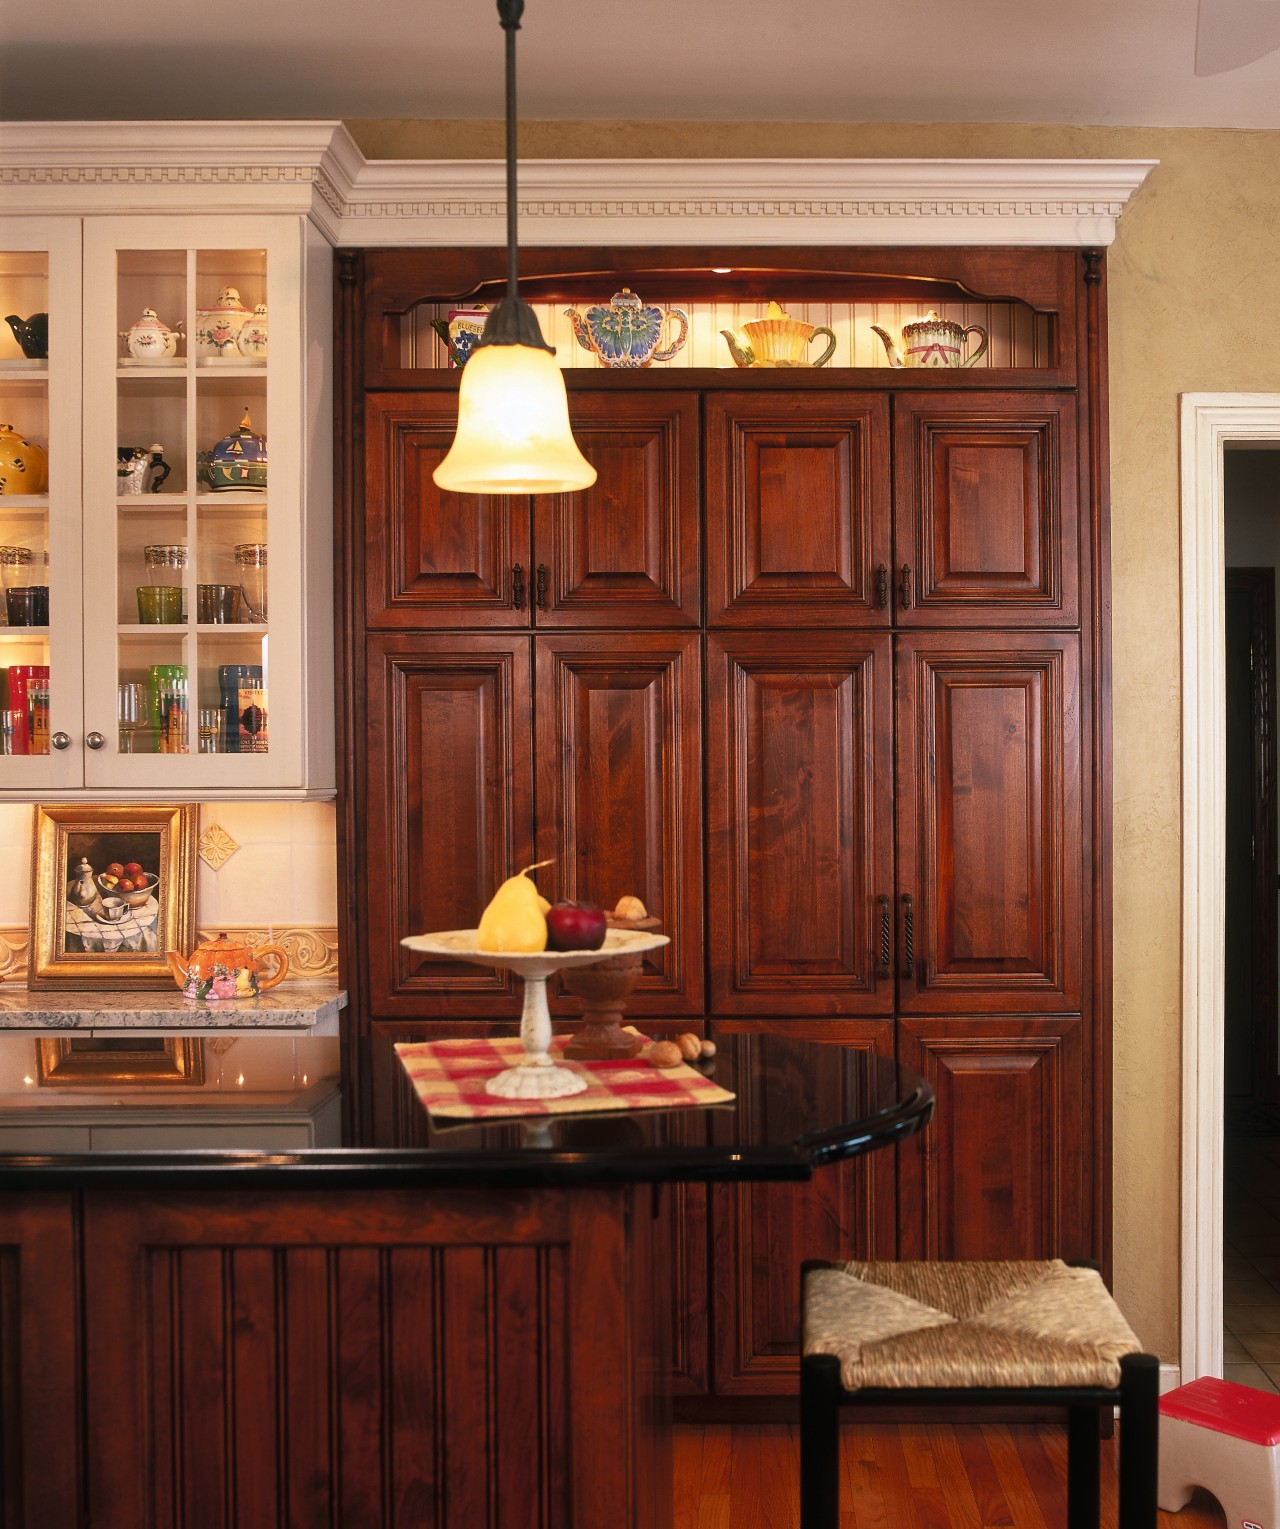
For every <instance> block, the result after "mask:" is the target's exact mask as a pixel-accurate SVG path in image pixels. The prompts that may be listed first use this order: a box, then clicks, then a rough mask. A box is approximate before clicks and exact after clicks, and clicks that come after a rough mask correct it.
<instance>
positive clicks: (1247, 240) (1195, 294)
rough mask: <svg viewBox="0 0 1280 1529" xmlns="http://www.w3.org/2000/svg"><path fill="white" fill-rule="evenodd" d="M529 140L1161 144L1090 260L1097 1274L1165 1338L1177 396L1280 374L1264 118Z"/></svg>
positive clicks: (796, 148) (454, 148)
mask: <svg viewBox="0 0 1280 1529" xmlns="http://www.w3.org/2000/svg"><path fill="white" fill-rule="evenodd" d="M348 125H349V126H350V127H351V130H352V132H353V133H354V134H355V136H356V138H357V141H358V142H359V143H360V145H361V147H362V148H363V149H364V151H365V153H366V154H368V155H369V156H370V157H382V158H401V157H402V158H441V157H443V158H449V157H457V158H467V157H480V158H486V157H499V156H500V155H501V153H502V138H501V128H500V126H498V125H496V124H491V123H485V124H477V123H409V122H394V123H392V122H383V123H368V122H355V123H350V124H348ZM520 152H521V154H522V155H524V156H527V157H531V158H558V157H581V158H613V157H617V158H650V157H672V158H683V157H705V158H733V157H746V158H749V157H756V156H760V157H769V158H791V157H807V156H815V157H821V156H835V157H843V156H868V157H881V156H884V157H890V158H892V157H900V156H911V157H915V156H921V157H935V156H936V157H974V158H998V157H1005V156H1007V157H1021V158H1098V159H1102V158H1107V159H1110V158H1122V159H1123V158H1140V159H1158V160H1159V161H1160V165H1159V167H1158V168H1157V169H1156V170H1155V171H1153V173H1152V174H1151V176H1150V178H1149V179H1148V181H1147V183H1146V186H1145V187H1144V188H1143V190H1142V191H1141V192H1140V193H1139V195H1138V196H1137V198H1136V199H1135V200H1134V202H1133V203H1132V204H1131V205H1130V206H1129V208H1128V209H1127V210H1126V211H1125V212H1124V214H1123V216H1122V217H1121V219H1120V224H1119V231H1118V236H1117V239H1116V242H1115V244H1114V245H1113V246H1112V249H1111V253H1110V258H1109V263H1108V271H1109V277H1108V279H1109V300H1110V350H1111V510H1112V581H1113V596H1114V610H1113V650H1114V728H1115V733H1114V749H1115V1019H1114V1059H1115V1273H1116V1281H1115V1283H1116V1294H1117V1296H1118V1298H1119V1299H1120V1302H1121V1304H1122V1305H1123V1307H1124V1309H1125V1311H1126V1312H1127V1314H1128V1316H1129V1318H1130V1320H1131V1321H1132V1323H1133V1324H1134V1326H1135V1328H1136V1329H1137V1331H1138V1333H1139V1335H1140V1337H1141V1338H1142V1339H1143V1341H1144V1342H1145V1343H1146V1344H1147V1345H1148V1346H1150V1347H1152V1348H1153V1349H1155V1350H1156V1351H1157V1352H1158V1353H1159V1354H1160V1355H1161V1356H1162V1357H1163V1358H1166V1359H1175V1358H1176V1357H1177V1350H1178V1310H1179V1257H1180V1250H1179V1236H1180V1213H1179V1150H1180V1133H1179V1113H1180V1103H1181V1095H1180V1090H1181V1082H1180V1079H1181V1056H1180V1052H1181V1036H1180V1022H1181V1014H1180V1000H1181V976H1180V971H1179V936H1180V902H1179V899H1180V891H1179V885H1180V855H1181V847H1180V822H1179V812H1180V802H1179V712H1180V693H1179V678H1178V675H1179V664H1180V647H1179V610H1178V599H1179V588H1178V585H1179V579H1178V513H1179V505H1178V493H1179V481H1178V395H1179V394H1180V393H1186V392H1253V391H1257V392H1275V393H1280V347H1277V346H1276V345H1275V344H1274V343H1273V340H1272V337H1271V334H1270V330H1271V328H1272V327H1273V326H1274V324H1275V315H1276V314H1277V313H1280V133H1261V132H1254V133H1244V132H1218V131H1213V132H1205V131H1189V130H1187V131H1183V130H1179V131H1165V130H1160V131H1156V130H1146V129H1127V128H1125V129H1121V128H1114V129H1113V128H1062V127H1051V126H1045V127H997V126H983V125H973V126H965V125H958V126H956V125H943V126H927V125H918V126H910V127H879V126H867V127H863V126H857V125H848V124H831V123H826V124H784V125H770V124H747V123H683V124H671V123H665V124H642V123H529V124H522V126H521V135H520Z"/></svg>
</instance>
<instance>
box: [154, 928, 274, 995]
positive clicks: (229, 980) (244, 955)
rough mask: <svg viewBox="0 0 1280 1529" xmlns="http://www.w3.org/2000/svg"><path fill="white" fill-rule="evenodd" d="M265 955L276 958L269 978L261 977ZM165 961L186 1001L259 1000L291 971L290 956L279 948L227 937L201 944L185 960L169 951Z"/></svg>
mask: <svg viewBox="0 0 1280 1529" xmlns="http://www.w3.org/2000/svg"><path fill="white" fill-rule="evenodd" d="M262 956H275V958H276V962H277V965H276V969H275V971H273V972H272V973H271V975H270V976H269V977H264V976H261V975H259V970H258V961H259V958H260V957H262ZM165 959H166V960H167V961H168V963H169V970H170V971H171V972H172V973H173V980H174V981H175V982H176V983H177V984H178V986H179V987H180V988H181V989H182V996H183V997H184V998H256V997H257V996H258V994H259V993H265V992H266V991H267V989H268V988H273V987H275V985H276V983H277V982H279V981H280V980H281V979H282V978H283V977H284V975H285V973H286V972H287V971H288V970H289V957H288V956H287V955H286V954H285V953H284V950H283V949H282V948H281V947H280V946H279V945H258V946H253V945H249V944H246V943H245V941H243V940H234V939H232V938H231V936H230V935H227V934H220V935H219V936H218V938H217V939H216V940H204V941H202V942H201V944H199V945H197V946H196V948H195V950H194V951H192V953H191V955H190V956H189V957H187V958H186V959H185V960H184V959H183V958H182V957H181V956H180V955H179V954H178V952H177V951H176V950H169V951H166V952H165Z"/></svg>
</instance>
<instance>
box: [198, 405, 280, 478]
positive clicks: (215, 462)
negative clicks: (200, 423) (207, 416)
mask: <svg viewBox="0 0 1280 1529" xmlns="http://www.w3.org/2000/svg"><path fill="white" fill-rule="evenodd" d="M200 458H201V460H200V477H201V478H203V480H204V481H205V482H206V483H207V484H208V485H209V487H210V488H211V489H213V490H214V492H215V493H225V492H226V491H227V490H228V489H230V490H244V489H263V490H265V489H266V486H267V438H266V436H265V435H256V434H255V433H254V429H253V421H252V420H251V419H250V418H249V406H248V405H247V404H246V405H245V411H244V418H243V419H242V420H241V421H240V428H239V430H237V431H236V433H235V434H234V435H224V436H223V438H222V439H221V440H220V441H219V442H218V444H217V445H216V446H215V447H214V448H213V450H212V451H210V452H209V453H208V456H207V457H206V456H205V454H204V453H203V452H202V453H200Z"/></svg>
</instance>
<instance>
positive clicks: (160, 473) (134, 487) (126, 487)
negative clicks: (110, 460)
mask: <svg viewBox="0 0 1280 1529" xmlns="http://www.w3.org/2000/svg"><path fill="white" fill-rule="evenodd" d="M171 471H172V468H171V467H170V465H169V463H168V462H166V461H165V460H164V447H163V446H161V445H160V444H159V442H156V443H154V444H153V445H151V446H148V447H146V448H145V449H143V448H142V447H139V448H138V450H137V451H135V452H134V453H133V455H132V456H131V457H118V458H117V460H116V492H117V493H118V494H158V493H159V492H160V485H161V484H162V483H163V482H164V480H165V479H166V478H167V477H168V476H169V474H170V472H171Z"/></svg>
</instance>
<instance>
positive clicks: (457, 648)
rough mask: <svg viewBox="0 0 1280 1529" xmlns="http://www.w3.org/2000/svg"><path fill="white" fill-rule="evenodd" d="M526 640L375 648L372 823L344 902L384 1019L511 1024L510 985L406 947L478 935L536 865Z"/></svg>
mask: <svg viewBox="0 0 1280 1529" xmlns="http://www.w3.org/2000/svg"><path fill="white" fill-rule="evenodd" d="M531 641H532V639H531V638H529V637H517V636H511V637H501V636H497V635H489V634H480V635H475V636H472V635H470V634H461V633H460V634H456V635H450V634H445V633H440V634H436V635H430V634H429V635H426V636H422V637H410V636H404V635H396V636H390V635H388V636H382V637H371V638H370V639H369V641H368V646H367V652H366V660H365V686H366V691H367V706H368V738H367V741H366V769H367V774H366V782H367V791H368V804H369V806H368V819H367V822H366V825H365V832H364V833H363V835H362V836H361V839H360V843H361V853H362V858H363V863H362V865H361V867H360V874H359V876H358V877H357V878H355V879H354V881H353V884H352V885H351V886H350V887H348V888H347V891H346V895H347V896H350V897H356V896H358V897H359V898H360V899H361V903H362V913H361V917H362V921H363V925H364V928H365V929H366V930H367V939H366V950H367V957H368V963H369V994H370V1009H371V1014H372V1015H373V1016H375V1017H382V1018H395V1017H404V1018H408V1017H414V1016H417V1017H423V1018H425V1017H430V1016H436V1015H441V1014H445V1015H449V1016H451V1017H457V1016H459V1015H471V1014H508V1013H511V1012H514V1011H517V1010H518V1007H519V1004H518V1000H517V998H516V996H515V993H516V988H515V985H514V984H513V982H512V979H511V978H510V977H509V976H508V975H507V974H506V973H503V972H500V971H497V970H493V971H490V970H489V969H488V968H487V967H483V966H472V965H470V964H468V963H464V962H454V961H444V960H439V959H437V958H435V957H431V956H422V955H418V954H416V953H415V952H413V951H410V950H406V949H405V947H404V946H403V945H402V944H401V943H400V941H401V939H402V938H403V937H404V936H405V935H409V934H426V933H429V932H432V931H435V930H444V929H474V928H475V927H476V924H477V922H478V920H479V917H480V914H481V913H482V912H483V910H484V907H485V905H486V903H488V901H489V899H490V897H492V895H493V893H494V890H495V889H496V888H497V887H498V886H499V885H500V884H501V883H502V882H503V881H505V880H506V878H507V877H508V876H511V875H514V874H515V872H517V871H518V870H520V868H521V867H522V866H525V865H529V864H531V863H532V862H533V860H534V859H535V858H536V856H535V855H534V852H533V814H532V785H533V765H532V759H533V756H532V740H531V736H530V731H531V725H532V722H531V717H530V713H529V696H530V693H531V685H532V679H533V675H532V672H531V664H530V652H529V646H530V643H531Z"/></svg>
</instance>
